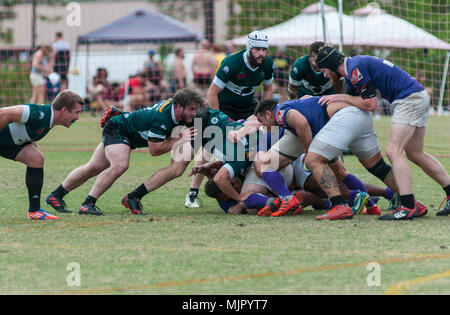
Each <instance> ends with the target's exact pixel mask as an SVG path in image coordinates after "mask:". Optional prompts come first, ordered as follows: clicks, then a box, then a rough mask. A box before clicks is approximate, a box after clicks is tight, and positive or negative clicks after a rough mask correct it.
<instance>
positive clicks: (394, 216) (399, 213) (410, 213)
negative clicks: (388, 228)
mask: <svg viewBox="0 0 450 315" xmlns="http://www.w3.org/2000/svg"><path fill="white" fill-rule="evenodd" d="M418 215H419V211H418V210H417V208H416V207H414V209H409V208H406V207H404V206H400V207H399V208H398V209H396V210H394V212H392V213H390V214H385V215H382V216H381V217H379V218H378V220H382V221H400V220H411V219H414V218H417V216H418Z"/></svg>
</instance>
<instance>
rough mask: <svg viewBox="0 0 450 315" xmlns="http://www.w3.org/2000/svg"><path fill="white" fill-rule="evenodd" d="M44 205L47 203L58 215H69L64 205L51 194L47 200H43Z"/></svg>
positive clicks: (62, 201)
mask: <svg viewBox="0 0 450 315" xmlns="http://www.w3.org/2000/svg"><path fill="white" fill-rule="evenodd" d="M45 203H47V204H48V205H49V206H50V207H52V208H53V209H55V210H56V211H58V212H60V213H71V212H72V211H70V210H69V209H66V203H65V202H64V200H62V199H61V198H59V197H56V196H55V195H53V194H52V193H50V194H49V195H48V196H47V198H45Z"/></svg>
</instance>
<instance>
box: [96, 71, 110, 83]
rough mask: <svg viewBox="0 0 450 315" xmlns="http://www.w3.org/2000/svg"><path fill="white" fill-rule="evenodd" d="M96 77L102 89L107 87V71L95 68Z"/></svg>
mask: <svg viewBox="0 0 450 315" xmlns="http://www.w3.org/2000/svg"><path fill="white" fill-rule="evenodd" d="M96 76H97V79H98V80H99V83H100V84H102V85H103V86H104V87H109V82H108V70H106V69H105V68H97V74H96Z"/></svg>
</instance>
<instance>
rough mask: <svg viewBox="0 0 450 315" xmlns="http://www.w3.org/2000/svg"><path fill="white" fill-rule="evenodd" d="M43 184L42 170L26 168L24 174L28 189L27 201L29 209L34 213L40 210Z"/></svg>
mask: <svg viewBox="0 0 450 315" xmlns="http://www.w3.org/2000/svg"><path fill="white" fill-rule="evenodd" d="M43 183H44V169H43V168H32V167H27V171H26V174H25V184H26V186H27V189H28V201H29V203H30V209H29V210H28V211H30V212H34V211H39V210H41V191H42V184H43Z"/></svg>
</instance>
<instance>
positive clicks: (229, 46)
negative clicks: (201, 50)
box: [225, 43, 237, 56]
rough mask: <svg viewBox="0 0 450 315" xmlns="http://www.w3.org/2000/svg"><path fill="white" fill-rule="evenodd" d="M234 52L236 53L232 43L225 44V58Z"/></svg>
mask: <svg viewBox="0 0 450 315" xmlns="http://www.w3.org/2000/svg"><path fill="white" fill-rule="evenodd" d="M236 51H237V50H236V47H235V46H234V44H233V43H228V44H227V52H226V53H225V54H226V55H227V56H229V55H231V54H234V53H235V52H236Z"/></svg>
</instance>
